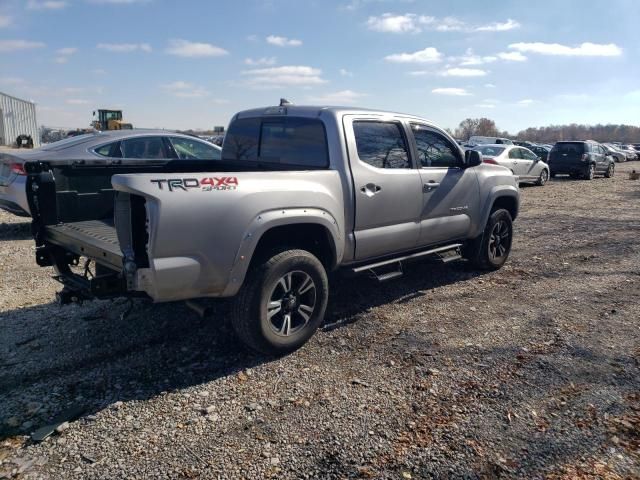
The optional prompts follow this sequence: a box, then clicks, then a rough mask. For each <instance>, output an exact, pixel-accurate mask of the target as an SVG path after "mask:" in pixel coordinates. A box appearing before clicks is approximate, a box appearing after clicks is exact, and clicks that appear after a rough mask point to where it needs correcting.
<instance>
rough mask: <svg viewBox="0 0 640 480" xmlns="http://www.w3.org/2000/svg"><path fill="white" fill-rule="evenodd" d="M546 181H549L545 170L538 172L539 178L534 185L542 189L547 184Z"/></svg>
mask: <svg viewBox="0 0 640 480" xmlns="http://www.w3.org/2000/svg"><path fill="white" fill-rule="evenodd" d="M547 180H549V172H548V171H547V169H543V170H542V171H541V172H540V176H539V177H538V181H537V182H536V185H538V186H539V187H542V186H543V185H544V184H545V183H547Z"/></svg>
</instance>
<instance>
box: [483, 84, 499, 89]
mask: <svg viewBox="0 0 640 480" xmlns="http://www.w3.org/2000/svg"><path fill="white" fill-rule="evenodd" d="M484 86H485V88H496V86H495V85H494V84H493V83H485V84H484Z"/></svg>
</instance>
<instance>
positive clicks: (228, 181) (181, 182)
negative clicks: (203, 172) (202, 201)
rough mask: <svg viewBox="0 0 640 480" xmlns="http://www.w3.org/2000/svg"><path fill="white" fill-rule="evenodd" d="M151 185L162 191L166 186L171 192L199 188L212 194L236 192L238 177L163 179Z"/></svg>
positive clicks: (154, 181)
mask: <svg viewBox="0 0 640 480" xmlns="http://www.w3.org/2000/svg"><path fill="white" fill-rule="evenodd" d="M151 183H155V184H156V185H158V189H160V190H164V187H165V186H166V187H167V189H168V190H169V191H170V192H173V191H174V190H184V191H185V192H188V191H189V189H190V188H199V189H201V190H202V191H205V192H210V191H213V190H236V189H237V188H238V177H205V178H200V179H198V178H161V179H157V180H151Z"/></svg>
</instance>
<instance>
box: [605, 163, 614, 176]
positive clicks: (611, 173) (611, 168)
mask: <svg viewBox="0 0 640 480" xmlns="http://www.w3.org/2000/svg"><path fill="white" fill-rule="evenodd" d="M615 168H616V167H615V165H614V163H613V162H611V163H610V164H609V168H607V171H606V172H605V174H604V176H605V178H611V177H613V174H614V173H615Z"/></svg>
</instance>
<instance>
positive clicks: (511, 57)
mask: <svg viewBox="0 0 640 480" xmlns="http://www.w3.org/2000/svg"><path fill="white" fill-rule="evenodd" d="M496 56H497V57H498V58H499V59H500V60H506V61H507V62H526V61H527V57H525V56H524V55H523V54H522V53H520V52H500V53H497V54H496Z"/></svg>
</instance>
